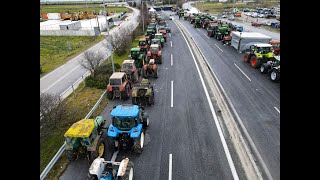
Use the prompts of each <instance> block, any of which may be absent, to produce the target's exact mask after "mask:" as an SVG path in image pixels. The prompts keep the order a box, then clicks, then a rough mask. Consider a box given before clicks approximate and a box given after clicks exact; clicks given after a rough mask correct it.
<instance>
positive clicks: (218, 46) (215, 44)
mask: <svg viewBox="0 0 320 180" xmlns="http://www.w3.org/2000/svg"><path fill="white" fill-rule="evenodd" d="M214 45H216V44H214ZM216 46H217V45H216ZM217 48H218V49H220V48H219V46H217ZM220 51H221V52H223V51H222V49H220Z"/></svg>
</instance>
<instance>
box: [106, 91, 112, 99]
mask: <svg viewBox="0 0 320 180" xmlns="http://www.w3.org/2000/svg"><path fill="white" fill-rule="evenodd" d="M107 97H108V99H109V100H111V99H112V98H113V92H112V91H107Z"/></svg>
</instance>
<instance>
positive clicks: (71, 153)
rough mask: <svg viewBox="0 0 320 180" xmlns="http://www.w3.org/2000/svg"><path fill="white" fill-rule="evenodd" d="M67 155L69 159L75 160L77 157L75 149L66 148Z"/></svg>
mask: <svg viewBox="0 0 320 180" xmlns="http://www.w3.org/2000/svg"><path fill="white" fill-rule="evenodd" d="M65 152H66V156H67V158H68V160H69V161H74V160H76V158H77V155H76V153H75V152H74V151H73V150H65Z"/></svg>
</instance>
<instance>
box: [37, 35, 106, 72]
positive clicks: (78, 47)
mask: <svg viewBox="0 0 320 180" xmlns="http://www.w3.org/2000/svg"><path fill="white" fill-rule="evenodd" d="M103 39H104V36H103V35H101V36H98V37H95V36H90V37H88V36H40V63H41V65H42V71H43V73H42V74H41V76H44V75H45V74H47V73H49V72H50V71H52V70H54V69H56V68H57V67H59V66H61V65H62V64H64V63H66V62H67V61H68V60H69V59H71V58H73V57H74V56H76V55H77V54H79V53H81V52H82V51H84V50H86V49H88V48H89V47H91V46H93V45H94V44H96V43H98V42H99V41H101V40H103Z"/></svg>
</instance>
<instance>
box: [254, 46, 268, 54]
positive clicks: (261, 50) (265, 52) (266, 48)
mask: <svg viewBox="0 0 320 180" xmlns="http://www.w3.org/2000/svg"><path fill="white" fill-rule="evenodd" d="M257 52H258V53H261V54H267V53H269V52H271V47H258V48H257Z"/></svg>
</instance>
